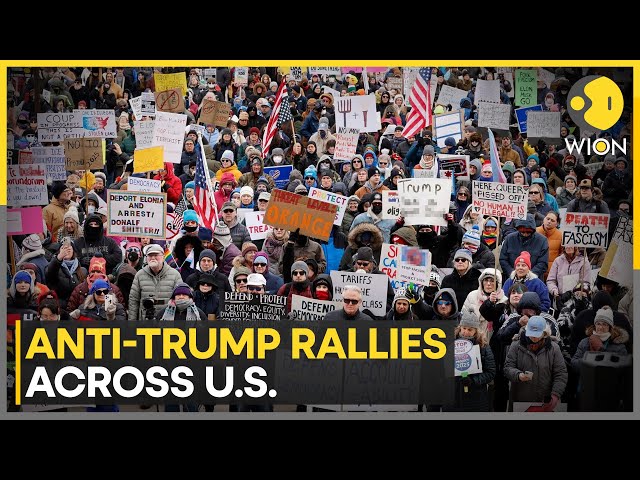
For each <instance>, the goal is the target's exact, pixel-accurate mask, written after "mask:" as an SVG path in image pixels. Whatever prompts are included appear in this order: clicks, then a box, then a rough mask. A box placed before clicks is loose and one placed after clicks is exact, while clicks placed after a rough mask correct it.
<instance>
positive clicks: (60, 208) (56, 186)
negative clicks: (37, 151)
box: [42, 181, 71, 242]
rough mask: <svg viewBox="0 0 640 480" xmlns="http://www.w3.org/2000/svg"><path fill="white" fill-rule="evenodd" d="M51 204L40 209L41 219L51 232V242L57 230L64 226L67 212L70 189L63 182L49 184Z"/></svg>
mask: <svg viewBox="0 0 640 480" xmlns="http://www.w3.org/2000/svg"><path fill="white" fill-rule="evenodd" d="M51 195H52V198H51V202H50V203H49V205H47V206H46V207H44V208H43V209H42V218H43V219H44V221H45V224H46V225H47V229H48V230H49V231H50V232H51V241H52V242H55V241H57V238H58V230H59V229H60V227H62V225H63V224H64V216H65V214H66V213H67V211H68V210H69V201H70V200H71V189H70V188H69V187H67V185H66V184H65V182H63V181H55V182H53V183H52V184H51Z"/></svg>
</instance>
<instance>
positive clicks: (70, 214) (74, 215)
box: [62, 208, 80, 224]
mask: <svg viewBox="0 0 640 480" xmlns="http://www.w3.org/2000/svg"><path fill="white" fill-rule="evenodd" d="M67 220H73V221H74V222H76V223H77V224H80V218H79V217H78V211H77V210H76V209H75V208H70V209H69V210H67V213H65V214H64V217H62V221H63V222H66V221H67Z"/></svg>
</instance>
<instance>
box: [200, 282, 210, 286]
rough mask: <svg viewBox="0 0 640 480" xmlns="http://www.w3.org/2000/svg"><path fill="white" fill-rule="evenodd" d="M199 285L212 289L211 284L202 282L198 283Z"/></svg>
mask: <svg viewBox="0 0 640 480" xmlns="http://www.w3.org/2000/svg"><path fill="white" fill-rule="evenodd" d="M200 285H202V286H203V287H213V284H212V283H203V282H200Z"/></svg>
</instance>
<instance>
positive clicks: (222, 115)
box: [198, 98, 229, 128]
mask: <svg viewBox="0 0 640 480" xmlns="http://www.w3.org/2000/svg"><path fill="white" fill-rule="evenodd" d="M228 120H229V104H228V103H225V102H217V101H214V100H209V99H208V98H205V99H204V100H203V101H202V108H201V109H200V117H199V118H198V122H200V123H203V124H204V125H209V124H213V125H215V126H216V127H222V128H225V127H226V126H227V121H228Z"/></svg>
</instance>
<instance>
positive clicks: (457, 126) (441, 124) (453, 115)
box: [433, 110, 464, 148]
mask: <svg viewBox="0 0 640 480" xmlns="http://www.w3.org/2000/svg"><path fill="white" fill-rule="evenodd" d="M433 123H434V126H433V134H434V135H435V138H436V140H437V142H438V146H439V147H440V148H442V147H444V146H445V145H444V141H445V140H446V139H447V137H453V139H454V140H455V141H456V143H458V142H459V141H460V139H461V138H462V135H463V128H464V127H463V125H464V112H463V111H462V110H456V111H453V112H449V113H443V114H442V115H434V117H433Z"/></svg>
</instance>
